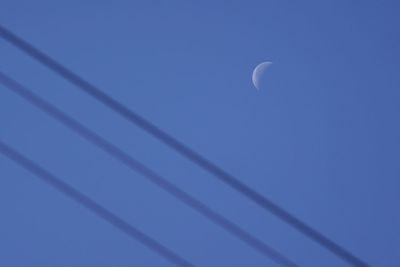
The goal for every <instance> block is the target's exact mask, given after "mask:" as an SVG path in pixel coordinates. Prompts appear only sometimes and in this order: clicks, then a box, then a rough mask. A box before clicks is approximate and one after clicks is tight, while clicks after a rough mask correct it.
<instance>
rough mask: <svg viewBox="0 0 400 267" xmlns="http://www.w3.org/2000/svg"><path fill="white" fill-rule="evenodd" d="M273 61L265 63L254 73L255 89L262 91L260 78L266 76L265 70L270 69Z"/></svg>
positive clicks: (258, 66)
mask: <svg viewBox="0 0 400 267" xmlns="http://www.w3.org/2000/svg"><path fill="white" fill-rule="evenodd" d="M271 64H272V62H271V61H265V62H262V63H260V64H258V65H257V67H256V68H255V69H254V71H253V76H252V81H253V84H254V87H255V88H256V89H257V90H260V78H261V77H262V75H263V74H264V72H265V70H266V69H267V68H268V66H269V65H271Z"/></svg>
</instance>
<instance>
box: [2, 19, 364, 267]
mask: <svg viewBox="0 0 400 267" xmlns="http://www.w3.org/2000/svg"><path fill="white" fill-rule="evenodd" d="M0 36H1V37H2V38H3V39H5V40H6V41H8V42H10V43H11V44H12V45H14V46H15V47H17V48H19V49H20V50H22V51H23V52H25V53H26V54H28V55H29V56H31V57H33V58H35V59H36V60H37V61H39V62H40V63H42V64H43V65H45V66H46V67H48V68H49V69H51V70H53V71H54V72H56V73H57V74H59V75H60V76H61V77H63V78H64V79H66V80H68V81H69V82H71V83H72V84H74V85H76V86H77V87H78V88H79V89H81V90H83V91H84V92H86V93H87V94H89V95H90V96H92V97H93V98H95V99H96V100H98V101H99V102H101V103H103V104H104V105H105V106H107V107H108V108H110V109H111V110H113V111H115V112H116V113H118V114H120V115H121V116H122V117H124V118H125V119H127V120H128V121H130V122H131V123H133V124H135V125H136V126H138V127H140V128H142V129H143V130H144V131H146V132H147V133H149V134H150V135H152V136H154V137H155V138H157V139H158V140H159V141H161V142H163V143H164V144H166V145H167V146H169V147H170V148H172V149H173V150H175V151H176V152H178V153H180V154H182V155H183V156H185V157H186V158H188V159H189V160H191V161H192V162H193V163H195V164H197V165H198V166H200V167H201V168H203V169H204V170H206V171H208V172H209V173H211V174H213V175H214V176H215V177H216V178H218V179H219V180H221V181H222V182H224V183H225V184H227V185H229V186H230V187H232V188H233V189H235V190H236V191H238V192H239V193H241V194H242V195H244V196H246V197H247V198H249V199H250V200H252V201H253V202H254V203H256V204H258V205H259V206H260V207H262V208H263V209H265V210H267V211H269V212H271V213H272V214H274V215H275V216H276V217H278V218H280V219H281V220H283V221H284V222H286V223H287V224H289V225H290V226H292V227H293V228H295V229H297V230H298V231H300V232H301V233H303V234H304V235H306V236H308V237H309V238H310V239H312V240H314V241H315V242H317V243H318V244H319V245H321V246H323V247H325V248H326V249H328V250H330V251H331V252H332V253H334V254H336V255H337V256H338V257H340V258H342V259H343V260H345V261H347V262H348V263H349V264H351V265H353V266H368V264H367V263H365V262H364V261H363V260H361V259H360V258H358V257H357V256H355V255H353V254H352V253H351V252H350V251H348V250H346V249H345V248H343V247H342V246H340V245H339V244H336V243H335V242H333V241H332V240H330V239H329V238H328V237H326V236H325V235H323V234H322V233H320V232H319V231H317V230H315V229H314V228H312V227H311V226H309V225H307V224H306V223H304V222H303V221H301V220H300V219H298V218H297V217H295V216H294V215H292V214H290V213H289V212H287V211H286V210H284V209H283V208H281V207H280V206H278V205H277V204H275V203H274V202H272V201H271V200H269V199H267V198H266V197H264V196H263V195H261V194H259V193H258V192H256V191H255V190H253V189H251V188H250V187H249V186H247V185H246V184H244V183H243V182H241V181H240V180H239V179H238V178H236V177H234V176H232V175H231V174H229V173H228V172H226V171H225V170H223V169H222V168H220V167H218V166H217V165H215V164H214V163H212V162H211V161H209V160H208V159H206V158H205V157H203V156H201V155H200V154H198V153H197V152H195V151H194V150H192V149H190V148H189V147H187V146H186V145H185V144H183V143H182V142H180V141H179V140H177V139H175V138H174V137H172V136H171V135H168V134H167V133H166V132H164V131H163V130H161V129H160V128H158V127H157V126H155V125H154V124H152V123H151V122H149V121H148V120H146V119H145V118H143V117H141V116H140V115H139V114H137V113H135V112H134V111H132V110H131V109H129V108H128V107H126V106H124V105H123V104H122V103H120V102H119V101H117V100H116V99H114V98H112V97H111V96H109V95H107V94H106V93H104V92H103V91H101V90H100V89H98V88H97V87H95V86H94V85H92V84H90V83H89V82H87V81H86V80H84V79H83V78H82V77H80V76H79V75H77V74H75V73H74V72H72V71H71V70H69V69H68V68H66V67H64V66H63V65H61V64H60V63H58V62H57V61H55V60H54V59H52V58H51V57H50V56H48V55H46V54H45V53H43V52H41V51H39V50H38V49H36V48H35V47H33V46H32V45H31V44H29V43H28V42H26V41H24V40H22V39H21V38H19V37H18V36H16V35H15V34H13V33H12V32H11V31H9V30H7V29H6V28H4V27H2V26H1V25H0Z"/></svg>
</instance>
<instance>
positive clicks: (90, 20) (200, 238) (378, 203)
mask: <svg viewBox="0 0 400 267" xmlns="http://www.w3.org/2000/svg"><path fill="white" fill-rule="evenodd" d="M399 8H400V4H399V3H398V1H370V0H368V1H302V2H298V1H278V0H274V1H265V0H250V1H244V0H242V1H220V0H217V1H182V0H169V1H166V0H152V1H148V0H146V1H145V0H140V1H112V2H111V1H93V0H92V1H78V0H73V1H54V0H51V1H50V0H41V1H27V0H25V1H22V0H3V1H2V2H1V4H0V24H2V25H3V26H5V27H7V28H9V29H10V30H12V31H14V32H15V33H16V34H18V35H19V36H21V37H23V38H24V39H26V40H27V41H29V42H30V43H32V44H34V45H35V46H36V47H38V48H39V49H41V50H43V51H46V52H47V53H48V54H49V55H51V56H52V57H54V58H55V59H57V60H59V61H60V62H62V63H63V64H65V65H66V66H68V67H69V68H71V69H72V70H74V71H76V72H77V73H79V74H80V75H82V76H83V77H85V78H86V79H87V80H89V81H90V82H92V83H93V84H95V85H96V86H98V87H99V88H101V89H102V90H104V91H105V92H107V93H108V94H110V95H112V96H113V97H115V98H116V99H118V100H120V101H121V102H122V103H124V104H125V105H127V106H129V107H130V108H132V109H133V110H134V111H136V112H138V113H139V114H141V115H142V116H144V117H145V118H147V119H149V120H150V121H152V122H153V123H155V124H156V125H158V126H160V127H161V128H163V129H164V130H165V131H167V132H168V133H170V134H172V135H173V136H175V137H176V138H178V139H180V140H182V141H183V142H184V143H185V144H187V145H189V146H190V147H191V148H193V149H194V150H196V151H198V152H200V153H201V154H202V155H204V156H206V157H207V158H209V159H210V160H212V161H214V162H215V163H217V164H218V165H220V166H221V167H223V168H224V169H226V170H227V171H229V172H230V173H232V174H234V175H235V176H237V177H239V178H240V179H241V181H243V182H244V183H246V184H247V185H249V186H250V187H252V188H254V189H256V190H257V191H258V192H260V193H262V194H263V195H265V196H267V197H268V198H270V199H271V200H273V201H274V202H276V203H278V204H279V205H280V206H281V207H283V208H285V209H286V210H287V211H289V212H291V213H292V214H294V215H296V216H298V217H299V218H300V219H302V220H303V221H305V222H307V223H308V224H309V225H311V226H312V227H314V228H316V229H318V230H319V231H321V232H322V233H324V234H325V235H326V236H328V237H329V238H331V239H332V240H334V241H335V242H337V243H339V244H340V245H342V246H343V247H345V248H346V249H348V250H350V251H351V252H353V253H354V254H355V255H357V256H359V257H360V258H362V259H364V260H365V261H366V262H368V263H370V264H371V265H373V266H399V265H400V253H399V248H400V209H399V203H400V194H399V188H400V180H399V178H400V164H399V161H400V142H399V138H400V126H399V117H400V75H399V71H400V50H399V42H400V36H399V30H398V26H399V25H400V17H399V16H398V11H399ZM265 60H270V61H272V62H273V64H272V65H271V67H270V68H269V69H268V72H267V75H268V79H267V81H268V82H267V86H266V87H265V88H264V89H263V90H261V91H257V90H256V89H255V88H254V87H253V86H252V84H251V73H252V70H253V69H254V67H255V66H256V65H257V64H258V63H260V62H262V61H265ZM0 71H2V72H4V73H6V74H8V75H10V76H11V77H13V78H15V79H17V80H19V81H20V82H21V83H22V84H24V85H25V86H27V87H28V88H30V89H32V90H34V91H35V92H36V93H38V94H39V95H40V96H42V97H43V98H45V99H46V100H48V101H50V102H51V103H53V104H55V105H57V106H58V107H59V108H61V109H62V110H64V111H65V112H67V113H68V114H69V115H71V116H73V117H75V118H77V119H79V120H80V121H81V122H83V123H85V124H86V125H87V126H88V127H90V128H91V129H92V130H95V131H97V132H98V133H100V134H101V135H102V136H103V137H105V138H107V139H108V140H110V141H112V142H113V143H114V144H116V145H118V146H119V147H121V148H123V150H124V151H126V152H128V153H129V154H130V155H132V156H133V157H135V158H137V159H138V160H140V161H142V162H143V163H145V164H146V165H148V166H151V167H152V168H153V169H154V170H156V171H157V172H159V173H161V174H163V175H164V176H165V177H167V178H168V179H169V180H170V181H172V182H174V183H176V184H177V185H179V186H180V187H181V188H182V189H184V190H186V191H187V192H189V193H191V194H192V195H193V196H195V197H196V198H198V199H200V200H201V201H203V202H204V203H206V204H207V205H209V206H210V207H212V208H213V209H215V210H217V211H218V212H220V213H221V214H223V215H224V216H226V217H227V218H229V219H231V220H232V221H234V222H235V223H237V224H239V225H241V226H242V227H243V228H246V229H247V230H248V231H249V232H251V233H252V234H254V235H256V236H257V237H259V238H260V239H262V240H264V241H265V242H266V243H268V244H269V245H271V246H272V247H274V248H275V249H277V250H278V251H280V252H281V253H282V254H284V255H286V256H287V257H289V258H290V259H292V260H294V261H295V262H297V263H298V264H300V265H301V266H347V265H346V264H345V263H344V262H343V261H341V260H340V259H338V258H336V257H335V256H334V255H332V254H331V253H330V252H327V251H326V250H325V249H323V248H321V247H319V246H318V245H316V244H315V243H314V242H312V241H310V240H309V239H307V238H306V237H304V236H303V235H301V234H299V233H298V232H296V231H295V230H293V229H292V228H290V227H289V226H287V225H285V224H284V223H282V222H281V221H280V220H278V219H276V218H275V217H273V216H271V215H269V214H267V213H265V212H264V211H263V210H261V209H260V208H259V207H257V206H255V205H254V204H253V203H251V202H250V201H249V200H247V199H245V198H244V197H242V196H241V195H239V194H237V193H236V192H234V191H232V190H231V189H230V188H228V187H227V186H226V185H224V184H222V183H220V182H218V181H216V180H215V179H214V177H212V176H211V175H209V174H207V173H206V172H205V171H203V170H201V169H199V168H198V167H197V166H195V165H194V164H193V163H191V162H189V161H187V160H186V159H184V158H182V157H181V156H180V155H178V154H176V153H175V152H173V151H172V150H170V149H169V148H167V147H165V146H164V145H163V144H161V143H160V142H158V141H157V140H155V139H154V138H152V137H150V136H148V135H147V134H145V133H144V132H143V131H141V130H140V129H138V128H136V127H134V126H132V125H131V124H129V123H128V122H127V121H125V120H123V119H122V118H120V117H119V116H118V115H116V114H114V113H113V112H111V111H110V110H108V109H106V108H105V107H104V106H102V105H101V104H99V103H98V102H96V101H94V100H93V99H91V98H90V97H88V96H87V95H85V94H84V93H82V92H80V91H79V90H78V89H76V88H75V87H74V86H72V85H71V84H69V83H67V82H66V81H64V80H62V79H61V78H60V77H58V76H57V75H55V74H54V73H52V72H50V71H49V70H47V69H45V68H44V67H43V66H41V65H40V64H38V63H37V62H35V61H34V60H32V59H30V58H29V57H27V56H26V55H24V54H22V53H21V52H19V51H18V50H17V49H15V48H13V47H12V46H11V45H9V44H7V43H6V42H5V41H3V40H0ZM0 122H1V126H0V139H1V140H3V141H5V142H7V143H8V144H10V145H11V146H13V147H14V148H16V149H17V150H18V151H20V152H21V153H24V154H25V155H27V156H29V157H30V158H32V159H34V160H35V161H36V162H37V163H39V164H41V165H42V166H44V167H46V168H47V169H49V170H50V171H51V172H53V173H54V174H56V175H57V176H59V177H60V178H62V179H63V180H64V181H66V182H68V183H69V184H70V185H72V186H74V187H76V188H77V189H79V190H80V191H82V192H84V193H85V194H87V195H88V196H90V197H91V198H93V199H94V200H96V201H97V202H99V203H101V204H102V205H104V206H105V207H107V208H108V209H110V210H112V211H114V212H115V213H117V214H118V215H119V216H121V217H122V218H124V219H126V220H127V221H129V222H130V223H132V224H133V225H135V226H136V227H137V228H139V229H141V230H142V231H144V232H146V233H147V234H148V235H150V236H152V237H153V238H155V239H156V240H158V241H159V242H161V243H162V244H164V245H165V246H168V247H169V248H171V249H172V250H174V251H175V252H177V253H178V254H180V255H182V256H184V257H185V258H187V259H189V260H190V261H192V262H193V263H195V264H196V265H199V266H275V265H274V263H273V262H270V261H268V260H266V259H265V258H264V257H263V256H261V255H260V254H259V253H257V252H255V251H253V250H252V249H251V248H249V247H248V246H247V245H245V244H243V243H242V242H240V241H239V240H237V239H236V238H235V237H232V236H231V235H229V234H228V233H226V232H225V231H223V230H221V228H219V227H218V226H215V225H214V224H213V223H211V222H209V221H208V220H206V219H204V218H203V217H201V216H200V215H198V214H197V213H196V212H194V211H192V210H190V209H189V208H187V207H186V206H185V205H183V204H182V203H180V202H178V201H177V200H175V199H173V198H172V197H170V196H169V195H167V194H166V193H164V192H163V191H161V190H160V189H158V188H156V187H155V186H154V185H152V184H150V183H149V182H147V181H146V180H145V179H143V178H142V177H141V176H139V175H137V174H135V173H133V172H132V171H130V170H129V169H127V168H126V167H125V166H123V165H122V164H120V163H119V162H117V161H115V160H114V159H112V158H110V157H109V156H108V155H106V154H104V153H103V152H102V151H100V150H99V149H98V148H96V147H94V146H93V145H91V144H89V143H87V142H86V141H84V140H83V139H82V138H80V137H79V136H78V135H76V134H75V133H74V132H71V131H70V130H69V129H67V128H65V127H64V126H63V125H61V124H60V123H58V122H57V121H55V120H53V119H52V118H50V117H49V116H47V115H46V114H44V113H42V112H41V111H39V110H38V109H36V108H35V107H33V106H31V105H30V104H28V103H26V102H25V101H24V100H22V99H20V98H19V97H18V96H16V95H14V94H13V93H11V92H9V91H8V90H7V89H6V88H5V87H3V86H0ZM0 210H1V219H0V255H1V256H0V266H9V267H20V266H21V267H23V266H41V267H51V266H58V267H64V266H65V267H66V266H79V267H86V266H96V267H97V266H99V267H102V266H104V267H106V266H121V267H125V266H169V265H168V264H169V263H168V262H166V261H165V260H164V259H163V258H160V257H159V256H158V255H157V254H155V253H153V252H152V251H151V250H149V249H147V248H145V247H143V246H142V245H141V244H139V243H137V242H135V241H134V240H131V239H130V238H128V237H127V236H125V235H124V234H122V233H121V232H119V231H118V230H116V229H115V228H113V227H112V226H110V225H108V224H107V223H106V222H103V221H102V220H100V219H99V218H97V217H95V216H94V215H92V214H91V213H89V212H88V211H87V210H85V209H84V208H82V207H80V206H78V205H77V204H75V203H74V202H72V201H70V200H69V199H68V198H66V197H65V196H63V195H61V194H59V193H58V192H56V191H54V190H53V189H52V188H50V187H49V186H48V185H46V184H44V183H42V182H41V181H40V180H38V179H37V178H36V177H35V176H33V175H32V174H30V173H28V172H27V171H25V170H23V169H21V168H20V167H19V166H17V165H16V164H14V163H13V162H11V161H9V160H8V159H7V158H5V157H3V156H0Z"/></svg>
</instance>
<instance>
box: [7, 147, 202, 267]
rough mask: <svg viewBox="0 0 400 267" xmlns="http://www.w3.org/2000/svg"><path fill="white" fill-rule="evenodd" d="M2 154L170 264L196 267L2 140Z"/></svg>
mask: <svg viewBox="0 0 400 267" xmlns="http://www.w3.org/2000/svg"><path fill="white" fill-rule="evenodd" d="M0 153H1V154H3V155H5V156H6V157H8V158H9V159H11V160H12V161H14V162H16V163H18V164H19V165H20V166H22V167H23V168H24V169H26V170H28V171H29V172H31V173H33V174H35V175H36V176H37V177H39V178H40V179H41V180H43V181H44V182H45V183H47V184H49V185H50V186H52V187H53V188H55V189H56V190H57V191H59V192H61V193H63V194H64V195H66V196H68V197H69V198H71V199H72V200H74V201H76V202H77V203H78V204H80V205H81V206H83V207H85V208H86V209H88V210H90V211H91V212H93V213H94V214H95V215H97V216H98V217H100V218H102V219H103V220H105V221H107V222H109V223H110V224H112V225H113V226H115V227H116V228H118V230H120V231H122V232H124V233H125V234H127V235H128V236H130V237H131V238H133V239H135V240H137V241H139V242H140V243H142V244H143V245H145V246H146V247H148V248H150V249H151V250H153V251H154V252H156V253H157V254H159V255H160V256H162V257H164V258H165V259H167V260H168V261H169V262H171V263H173V264H175V265H177V266H182V267H190V266H194V265H193V264H191V263H190V262H188V261H187V260H185V259H183V258H182V257H180V256H178V255H177V254H175V252H173V251H171V250H170V249H168V248H166V247H164V246H163V245H161V244H160V243H158V242H157V241H156V240H154V239H153V238H151V237H149V236H148V235H146V234H144V233H143V232H141V231H140V230H138V229H136V228H135V227H133V226H132V225H131V224H129V223H128V222H126V221H124V220H123V219H121V218H119V217H118V216H117V215H115V214H113V213H112V212H110V211H109V210H107V209H106V208H104V207H103V206H101V205H100V204H98V203H96V202H95V201H93V200H92V199H90V198H89V197H87V196H86V195H84V194H82V193H81V192H79V191H78V190H76V189H75V188H73V187H72V186H70V185H68V184H67V183H65V182H63V181H62V180H61V179H60V178H58V177H56V176H54V175H53V174H51V173H50V172H49V171H47V170H45V169H44V168H42V167H41V166H39V165H37V164H36V163H34V162H33V161H32V160H30V159H28V158H27V157H25V156H23V155H22V154H20V153H18V152H17V151H15V150H14V149H13V148H11V147H10V146H8V145H6V144H5V143H4V142H2V141H1V140H0Z"/></svg>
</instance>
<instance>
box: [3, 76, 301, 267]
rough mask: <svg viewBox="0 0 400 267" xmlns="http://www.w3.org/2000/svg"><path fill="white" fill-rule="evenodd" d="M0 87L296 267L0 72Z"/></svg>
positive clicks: (269, 254) (267, 253) (259, 248)
mask: <svg viewBox="0 0 400 267" xmlns="http://www.w3.org/2000/svg"><path fill="white" fill-rule="evenodd" d="M0 83H2V84H3V85H5V86H6V88H8V89H9V90H11V91H12V92H14V93H16V94H17V95H19V96H21V97H22V98H24V99H25V100H27V101H28V102H30V103H31V104H33V105H35V106H36V107H37V108H39V109H41V110H42V111H44V112H45V113H47V114H48V115H50V116H51V117H53V118H55V119H56V120H58V121H59V122H61V123H62V124H64V125H65V126H67V127H68V128H70V129H71V130H73V131H75V132H76V133H78V134H79V135H80V136H82V137H83V138H85V139H86V140H87V141H89V142H90V143H92V144H94V145H96V146H97V147H99V148H100V149H102V150H103V151H105V152H106V153H107V154H109V155H110V156H112V157H113V158H115V159H117V160H118V161H120V162H121V163H123V164H124V165H126V166H127V167H129V168H130V169H131V170H133V171H135V172H137V173H139V174H141V175H142V176H144V177H145V178H147V179H148V180H149V181H151V182H152V183H153V184H155V185H157V186H158V187H160V188H161V189H163V190H164V191H166V192H167V193H169V194H170V195H172V196H174V197H175V198H177V199H179V200H180V201H182V202H184V203H185V204H187V205H188V206H189V207H191V208H193V209H194V210H196V211H197V212H199V213H200V214H202V215H203V216H205V217H206V218H208V219H209V220H211V221H212V222H214V223H215V224H217V225H219V226H220V227H222V228H223V229H225V230H227V231H228V232H230V233H231V234H233V235H235V236H236V237H237V238H239V239H240V240H242V241H243V242H245V243H246V244H248V245H249V246H251V247H252V248H254V249H256V250H257V251H259V252H260V253H262V254H263V255H264V256H266V257H268V258H270V259H272V260H273V261H275V262H276V263H278V264H280V265H282V266H297V265H296V264H295V263H293V262H292V261H291V260H289V259H288V258H286V257H285V256H283V255H281V254H280V253H279V252H277V251H276V250H274V249H273V248H271V247H270V246H268V245H267V244H265V243H264V242H262V241H261V240H259V239H257V238H256V237H254V236H252V235H251V234H249V233H248V232H246V231H245V230H243V229H242V228H240V227H239V226H237V225H236V224H234V223H233V222H231V221H229V220H228V219H226V218H224V217H223V216H221V215H219V214H218V213H217V212H215V211H213V210H212V209H210V208H209V207H208V206H206V205H204V204H203V203H201V202H200V201H198V200H196V199H195V198H193V197H192V196H190V195H189V194H188V193H186V192H185V191H183V190H181V189H179V188H178V187H177V186H176V185H174V184H173V183H170V182H168V181H167V180H166V179H165V178H164V177H162V176H161V175H159V174H157V173H156V172H154V171H153V170H151V169H150V168H148V167H146V166H145V165H143V164H142V163H140V162H139V161H137V160H135V159H134V158H132V157H131V156H130V155H128V154H127V153H125V152H124V151H122V150H121V149H119V148H118V147H116V146H114V145H113V144H111V143H110V142H108V141H107V140H105V139H104V138H102V137H101V136H99V135H98V134H96V133H95V132H93V131H91V130H89V129H88V128H87V127H85V126H84V125H83V124H81V123H79V122H78V121H76V120H74V119H73V118H71V117H69V116H68V115H66V114H65V113H64V112H62V111H61V110H59V109H58V108H56V107H55V106H53V105H51V104H50V103H48V102H47V101H45V100H44V99H42V98H40V97H39V96H38V95H36V94H34V93H33V92H31V91H30V90H28V89H26V88H25V87H23V86H22V85H21V84H19V83H18V82H16V81H14V80H13V79H11V78H10V77H8V76H6V75H5V74H4V73H1V72H0Z"/></svg>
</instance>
